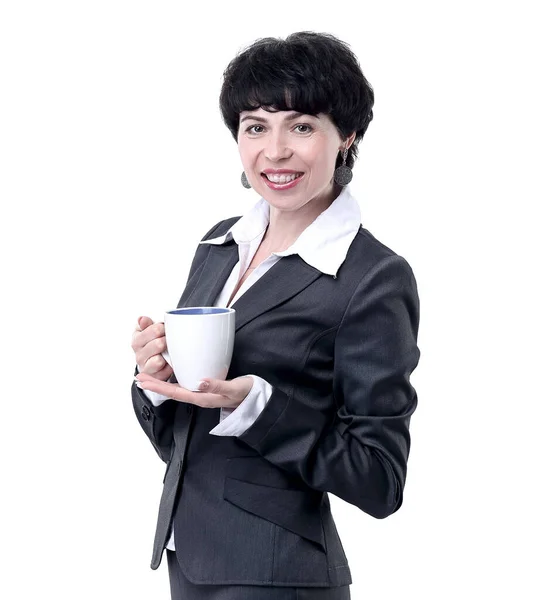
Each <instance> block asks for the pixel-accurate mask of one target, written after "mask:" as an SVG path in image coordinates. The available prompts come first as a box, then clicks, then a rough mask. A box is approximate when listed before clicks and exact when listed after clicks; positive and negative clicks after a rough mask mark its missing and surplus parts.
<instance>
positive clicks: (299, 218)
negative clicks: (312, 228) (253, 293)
mask: <svg viewBox="0 0 546 600" xmlns="http://www.w3.org/2000/svg"><path fill="white" fill-rule="evenodd" d="M341 191H342V188H341V187H340V186H338V185H337V184H336V183H333V186H332V189H331V191H330V192H329V193H327V194H324V195H323V196H321V197H317V198H313V199H312V200H310V201H309V202H306V203H305V204H304V205H303V206H302V207H301V208H298V209H296V210H280V209H278V208H276V207H274V206H271V205H269V225H268V227H267V229H266V232H265V235H264V237H263V239H262V243H261V246H262V247H265V248H267V249H268V250H269V252H282V251H283V250H286V249H287V248H289V247H290V246H291V245H292V244H293V243H294V242H295V241H296V240H297V239H298V237H299V236H300V235H301V233H302V232H303V231H304V230H305V229H306V228H307V227H309V225H311V223H312V222H313V221H314V220H315V219H316V218H317V217H318V216H319V215H320V214H321V213H323V212H324V211H325V210H326V209H327V208H328V207H329V206H330V205H331V204H332V202H333V201H334V200H335V199H336V198H337V197H338V196H339V194H340V193H341Z"/></svg>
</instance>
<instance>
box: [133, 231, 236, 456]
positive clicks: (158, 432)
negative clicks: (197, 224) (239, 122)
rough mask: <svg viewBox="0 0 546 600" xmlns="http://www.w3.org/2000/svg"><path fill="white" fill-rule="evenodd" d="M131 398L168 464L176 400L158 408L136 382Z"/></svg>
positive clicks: (197, 260)
mask: <svg viewBox="0 0 546 600" xmlns="http://www.w3.org/2000/svg"><path fill="white" fill-rule="evenodd" d="M223 222H224V221H223V220H222V221H219V222H218V223H216V225H214V227H211V229H209V231H207V233H205V235H204V236H203V238H202V239H201V241H203V240H206V239H207V238H209V237H210V236H211V235H212V234H213V233H214V232H215V231H216V229H218V227H219V226H220V225H221V224H222V223H223ZM209 250H210V246H209V245H208V244H202V245H199V246H198V247H197V251H196V253H195V256H194V257H193V261H192V264H191V266H190V271H189V274H188V281H189V280H190V279H191V277H192V275H193V274H194V273H195V271H196V270H197V269H198V268H199V267H200V266H201V265H202V263H204V261H205V259H206V257H207V255H208V252H209ZM186 284H187V282H186ZM134 374H135V375H138V366H136V367H135V372H134ZM171 381H172V382H173V383H176V378H175V377H174V375H172V376H171ZM131 398H132V402H133V409H134V411H135V415H136V418H137V420H138V422H139V423H140V426H141V427H142V429H143V431H144V433H145V434H146V435H147V437H148V439H149V440H150V442H151V444H152V446H153V447H154V449H155V451H156V452H157V454H158V456H159V457H160V458H161V460H163V461H164V462H168V461H169V459H170V456H171V450H172V444H173V421H174V414H175V412H176V406H177V402H176V400H166V401H165V402H161V403H160V404H159V405H158V406H154V404H153V403H152V402H151V400H150V398H148V397H147V396H146V394H145V393H144V390H142V389H140V388H139V387H138V386H137V385H136V382H135V381H133V384H132V385H131Z"/></svg>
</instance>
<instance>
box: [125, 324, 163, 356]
mask: <svg viewBox="0 0 546 600" xmlns="http://www.w3.org/2000/svg"><path fill="white" fill-rule="evenodd" d="M164 337H165V323H162V322H158V323H154V324H153V325H149V326H148V327H147V328H146V329H144V331H140V332H139V331H135V332H134V333H133V340H132V342H131V346H132V348H133V350H134V352H135V354H138V359H139V360H140V361H142V362H144V361H146V360H148V358H150V356H153V355H154V354H157V353H158V352H163V349H164V348H162V349H160V348H159V346H158V347H157V351H156V352H148V353H147V354H146V353H145V354H142V353H141V352H142V350H143V349H144V347H145V346H146V344H149V343H150V342H151V341H153V340H156V339H159V338H164ZM163 344H165V347H166V343H165V341H163ZM148 350H150V349H148Z"/></svg>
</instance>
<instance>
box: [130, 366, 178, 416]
mask: <svg viewBox="0 0 546 600" xmlns="http://www.w3.org/2000/svg"><path fill="white" fill-rule="evenodd" d="M137 370H138V372H139V373H140V367H139V366H138V364H137ZM140 389H141V390H142V391H143V392H144V395H145V396H146V398H148V400H149V401H150V402H151V403H152V404H153V405H154V406H159V405H160V404H163V402H165V400H172V398H171V397H170V396H164V395H163V394H158V393H157V392H152V391H151V390H143V389H142V388H140Z"/></svg>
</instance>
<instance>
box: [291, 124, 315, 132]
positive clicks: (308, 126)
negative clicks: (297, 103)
mask: <svg viewBox="0 0 546 600" xmlns="http://www.w3.org/2000/svg"><path fill="white" fill-rule="evenodd" d="M298 127H307V131H300V133H310V132H311V131H313V128H312V127H311V125H307V123H301V124H300V125H296V127H295V129H297V128H298Z"/></svg>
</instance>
